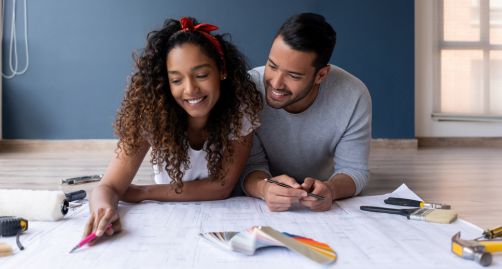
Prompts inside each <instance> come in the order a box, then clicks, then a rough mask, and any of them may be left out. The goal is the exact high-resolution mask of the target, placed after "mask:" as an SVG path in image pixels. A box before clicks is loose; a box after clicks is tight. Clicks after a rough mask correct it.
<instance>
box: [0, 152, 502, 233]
mask: <svg viewBox="0 0 502 269" xmlns="http://www.w3.org/2000/svg"><path fill="white" fill-rule="evenodd" d="M112 154H113V147H101V148H100V149H89V148H82V147H69V148H65V149H61V148H60V147H55V148H51V147H42V148H36V147H35V148H31V149H25V150H19V149H17V150H12V149H6V148H5V147H4V148H3V149H1V150H0V188H29V189H50V190H55V189H62V190H63V191H65V192H67V191H71V190H76V189H82V188H83V189H86V190H91V189H92V187H93V186H94V183H91V184H85V185H78V186H75V187H68V186H63V185H61V184H60V182H61V179H63V178H68V177H73V176H81V175H90V174H100V173H103V172H104V170H105V168H106V166H107V164H108V162H109V161H110V159H111V157H112V156H113V155H112ZM148 161H149V160H145V161H144V163H143V165H142V166H141V168H140V170H139V172H138V174H137V176H136V179H135V183H138V184H148V183H152V182H153V173H152V169H151V167H150V165H149V163H148ZM370 172H371V179H370V183H369V185H368V186H367V188H366V189H365V190H364V192H363V195H373V194H383V193H387V192H391V191H392V190H393V189H395V188H397V187H398V186H399V185H400V184H401V183H406V184H407V185H408V186H409V187H410V188H411V189H412V190H413V191H415V192H416V193H417V194H418V195H419V196H421V197H422V198H423V199H424V200H426V201H432V202H441V203H448V204H451V205H452V206H453V207H454V209H455V210H457V211H458V213H459V216H460V218H462V219H464V220H467V221H469V222H472V223H474V224H476V225H478V226H481V227H482V228H493V227H495V226H501V225H502V209H501V207H502V148H500V147H498V148H487V147H483V148H476V147H470V148H423V149H418V150H415V149H404V150H403V149H374V150H372V152H371V156H370Z"/></svg>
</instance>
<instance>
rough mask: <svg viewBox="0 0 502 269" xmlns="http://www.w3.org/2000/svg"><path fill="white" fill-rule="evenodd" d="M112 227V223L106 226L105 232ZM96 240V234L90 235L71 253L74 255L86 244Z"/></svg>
mask: <svg viewBox="0 0 502 269" xmlns="http://www.w3.org/2000/svg"><path fill="white" fill-rule="evenodd" d="M111 227H112V224H111V223H110V224H108V225H106V229H105V231H106V230H108V229H110V228H111ZM94 238H96V232H93V233H91V234H90V235H88V236H86V237H85V238H84V239H82V241H80V242H78V244H77V245H76V246H75V247H74V248H72V249H71V250H70V252H69V253H72V252H73V251H75V250H77V249H79V248H81V247H82V246H84V245H85V244H87V243H89V242H90V241H91V240H92V239H94Z"/></svg>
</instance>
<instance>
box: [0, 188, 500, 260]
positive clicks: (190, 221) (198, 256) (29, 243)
mask: <svg viewBox="0 0 502 269" xmlns="http://www.w3.org/2000/svg"><path fill="white" fill-rule="evenodd" d="M391 195H392V196H394V197H403V198H413V199H419V197H418V196H416V194H414V193H413V192H412V191H411V190H410V189H409V188H408V187H407V186H406V185H402V186H400V187H399V188H397V189H396V190H395V191H394V192H393V193H392V194H390V193H389V194H384V195H377V196H360V197H354V198H351V199H345V200H342V201H338V202H336V203H334V204H333V208H332V209H331V210H330V211H327V212H310V211H309V210H306V209H301V208H297V209H296V210H294V211H288V212H270V211H269V210H268V208H267V206H266V204H265V202H263V201H262V200H260V199H255V198H250V197H236V198H231V199H227V200H221V201H211V202H168V203H160V202H143V203H140V204H120V205H119V212H120V214H121V216H122V226H123V229H124V231H123V232H121V233H119V234H116V235H114V236H112V237H110V238H106V239H105V240H101V241H100V242H99V243H98V244H97V245H95V246H92V247H87V246H85V247H83V248H81V249H79V250H77V251H76V252H74V253H72V254H68V252H69V251H70V249H71V248H72V247H73V246H75V245H76V244H77V243H78V242H79V240H80V239H81V237H82V231H83V227H84V225H85V223H86V221H87V217H88V209H87V205H85V206H84V207H82V208H80V209H77V210H75V211H73V212H70V213H69V214H68V215H67V216H66V217H65V218H64V219H63V220H62V221H58V222H30V223H29V229H28V231H27V232H25V233H24V234H23V235H22V236H21V242H22V243H23V244H24V246H25V247H26V249H25V250H24V251H19V250H17V247H15V238H12V237H8V238H0V241H2V242H7V243H9V244H11V246H12V247H13V248H16V250H15V254H14V255H13V256H10V257H0V268H2V269H4V268H55V269H57V268H61V269H68V268H72V269H80V268H82V269H84V268H85V269H88V268H93V269H94V268H218V269H222V268H239V269H245V268H274V269H276V268H407V269H413V268H417V269H418V268H477V267H478V266H480V265H478V264H476V263H475V262H474V261H470V260H464V259H462V258H459V257H457V256H455V255H453V254H452V253H451V251H450V243H451V237H452V236H453V235H454V234H455V233H456V232H458V231H461V233H462V238H464V239H472V238H475V237H477V236H479V235H480V234H481V232H482V230H481V229H480V228H479V227H476V226H475V225H472V224H470V223H468V222H465V221H462V220H461V219H459V220H457V221H455V222H454V223H452V224H436V223H428V222H421V221H411V220H408V219H406V218H405V217H403V216H398V215H390V214H379V213H373V212H365V211H361V210H359V206H361V205H372V206H384V205H385V204H384V203H383V200H384V199H385V198H387V197H389V196H391ZM385 206H389V205H385ZM453 206H454V205H453ZM459 217H460V218H461V217H462V216H459ZM258 225H261V226H271V227H273V228H274V229H276V230H279V231H284V232H288V233H292V234H296V235H302V236H305V237H309V238H313V239H315V240H319V241H322V242H325V243H327V244H329V245H330V246H331V247H332V248H333V249H334V250H335V251H336V252H337V260H336V262H335V263H333V264H331V265H330V266H328V267H327V266H321V265H318V264H316V263H314V262H312V261H309V260H308V259H305V258H304V257H301V255H298V254H296V253H294V252H292V251H288V250H287V249H285V248H265V249H260V250H258V251H257V252H256V254H255V255H253V256H246V255H242V254H239V253H233V252H228V251H224V250H221V249H218V248H215V247H214V246H212V245H211V244H210V243H208V242H205V240H204V239H203V238H201V237H200V236H199V233H205V232H216V231H239V230H244V229H246V228H248V227H251V226H258ZM490 268H502V256H500V255H499V254H495V255H494V259H493V263H492V265H491V266H490Z"/></svg>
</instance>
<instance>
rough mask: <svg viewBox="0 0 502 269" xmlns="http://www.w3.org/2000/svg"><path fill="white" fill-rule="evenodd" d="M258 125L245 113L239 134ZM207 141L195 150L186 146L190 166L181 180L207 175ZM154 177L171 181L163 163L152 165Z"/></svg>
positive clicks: (245, 133)
mask: <svg viewBox="0 0 502 269" xmlns="http://www.w3.org/2000/svg"><path fill="white" fill-rule="evenodd" d="M259 126H260V124H259V123H257V124H256V125H255V126H253V125H252V124H251V121H250V119H249V116H248V115H245V116H244V118H243V121H242V128H241V131H240V134H241V136H246V135H248V134H250V133H251V132H252V131H253V130H255V129H256V128H258V127H259ZM229 139H230V140H234V139H235V138H234V137H233V136H230V137H229ZM206 143H207V141H206V142H205V143H204V146H203V147H202V149H200V150H195V149H193V148H191V147H190V146H189V148H188V157H189V160H190V166H189V167H188V170H185V173H184V174H183V178H182V181H191V180H196V179H203V178H207V177H209V171H208V170H207V160H206V156H207V153H206V152H205V151H204V150H203V148H205V147H206ZM153 172H154V179H155V183H157V184H169V183H171V177H170V176H169V174H167V171H166V169H165V164H162V165H154V166H153Z"/></svg>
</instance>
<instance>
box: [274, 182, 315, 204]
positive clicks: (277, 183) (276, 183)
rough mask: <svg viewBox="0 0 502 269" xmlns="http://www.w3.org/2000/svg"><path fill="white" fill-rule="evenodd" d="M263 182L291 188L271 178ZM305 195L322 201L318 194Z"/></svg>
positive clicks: (308, 193)
mask: <svg viewBox="0 0 502 269" xmlns="http://www.w3.org/2000/svg"><path fill="white" fill-rule="evenodd" d="M265 181H267V182H270V183H273V184H275V185H277V186H281V187H284V188H288V189H289V188H293V187H291V186H289V185H288V184H284V183H282V182H279V181H276V180H273V179H271V178H266V179H265ZM307 195H308V196H310V197H314V198H316V199H317V200H324V196H321V195H318V194H314V193H311V192H307Z"/></svg>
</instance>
